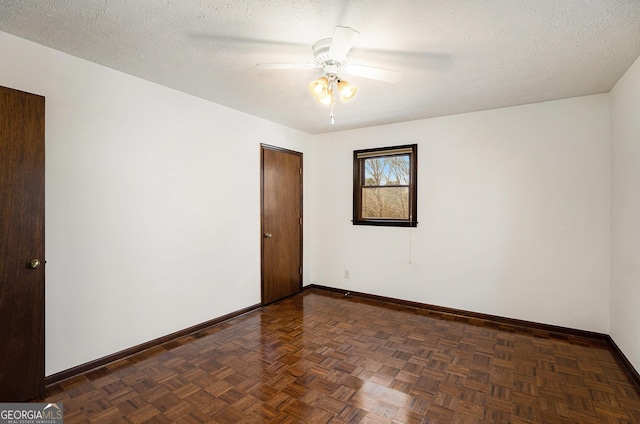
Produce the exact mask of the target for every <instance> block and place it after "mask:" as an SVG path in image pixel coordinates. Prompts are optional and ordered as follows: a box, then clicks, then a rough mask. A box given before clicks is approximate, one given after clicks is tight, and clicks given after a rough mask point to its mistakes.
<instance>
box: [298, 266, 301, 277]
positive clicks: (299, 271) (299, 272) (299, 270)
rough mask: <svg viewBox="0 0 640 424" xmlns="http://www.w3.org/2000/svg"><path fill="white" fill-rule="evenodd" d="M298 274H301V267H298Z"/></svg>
mask: <svg viewBox="0 0 640 424" xmlns="http://www.w3.org/2000/svg"><path fill="white" fill-rule="evenodd" d="M298 274H300V275H302V267H299V268H298Z"/></svg>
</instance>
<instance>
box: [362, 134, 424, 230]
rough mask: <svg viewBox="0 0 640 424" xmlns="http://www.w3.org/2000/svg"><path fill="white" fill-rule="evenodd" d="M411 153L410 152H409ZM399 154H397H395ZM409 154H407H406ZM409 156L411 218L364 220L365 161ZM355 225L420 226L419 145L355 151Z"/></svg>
mask: <svg viewBox="0 0 640 424" xmlns="http://www.w3.org/2000/svg"><path fill="white" fill-rule="evenodd" d="M407 151H409V152H407ZM394 152H397V153H394ZM405 152H407V153H405ZM399 154H409V179H410V181H409V185H408V188H409V218H408V219H397V218H364V217H362V188H363V187H364V186H365V185H364V181H365V177H364V175H365V167H364V161H365V160H366V159H370V158H373V157H383V156H394V155H399ZM351 222H352V223H353V225H374V226H384V227H417V226H418V145H417V144H406V145H402V146H391V147H377V148H374V149H362V150H354V151H353V220H352V221H351Z"/></svg>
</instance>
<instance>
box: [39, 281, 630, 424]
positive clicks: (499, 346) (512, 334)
mask: <svg viewBox="0 0 640 424" xmlns="http://www.w3.org/2000/svg"><path fill="white" fill-rule="evenodd" d="M465 321H467V322H465ZM468 321H469V320H464V319H457V318H454V317H450V316H449V317H447V316H446V315H444V316H443V315H441V314H438V313H435V312H429V311H425V310H421V309H414V308H410V307H404V306H399V305H391V304H386V303H382V302H376V301H372V300H366V299H359V298H344V297H343V296H342V295H338V294H334V293H330V292H326V291H321V290H315V289H314V290H308V291H306V292H305V293H304V294H301V295H296V296H294V297H291V298H288V299H285V300H283V301H281V302H278V303H276V304H272V305H269V306H267V307H264V308H261V309H258V310H254V311H252V312H250V313H247V314H245V315H242V316H240V317H236V318H234V319H232V320H229V321H226V322H224V323H221V324H218V325H215V326H212V327H210V328H208V329H206V330H203V331H200V332H197V333H195V334H192V335H190V336H185V337H182V338H180V339H177V340H174V341H171V342H168V343H165V344H163V345H161V346H159V347H156V348H153V349H150V350H147V351H145V352H143V353H141V354H138V355H135V356H132V357H128V358H125V359H123V360H120V361H117V362H115V363H112V364H110V365H108V366H106V367H104V368H100V369H97V370H95V371H92V372H89V373H86V374H84V375H81V376H78V377H75V378H72V379H69V380H66V381H63V382H60V383H58V384H55V385H52V386H50V387H48V388H47V395H46V398H44V399H41V400H39V401H40V402H62V403H63V404H64V411H65V417H64V421H65V423H66V424H73V423H111V422H114V423H115V422H122V423H205V422H211V423H234V424H235V423H309V424H312V423H514V424H517V423H586V424H589V423H640V395H639V393H638V391H637V389H636V386H634V385H633V384H632V383H631V382H630V380H629V379H628V377H627V375H626V374H625V372H624V371H623V369H622V367H621V366H620V365H619V364H618V363H617V362H616V360H615V357H614V356H613V355H612V353H611V352H610V351H609V350H608V348H607V346H606V345H605V344H604V343H603V342H597V341H589V340H585V339H580V338H571V337H559V336H554V335H551V334H545V333H543V332H531V331H527V330H526V329H525V330H518V329H514V328H509V327H506V326H497V325H494V324H491V323H486V322H483V321H481V320H474V321H473V322H468Z"/></svg>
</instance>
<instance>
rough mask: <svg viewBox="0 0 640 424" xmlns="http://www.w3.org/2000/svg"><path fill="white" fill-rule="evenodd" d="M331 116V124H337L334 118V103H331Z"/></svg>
mask: <svg viewBox="0 0 640 424" xmlns="http://www.w3.org/2000/svg"><path fill="white" fill-rule="evenodd" d="M329 117H330V118H331V125H333V124H335V121H334V120H333V105H331V113H330V114H329Z"/></svg>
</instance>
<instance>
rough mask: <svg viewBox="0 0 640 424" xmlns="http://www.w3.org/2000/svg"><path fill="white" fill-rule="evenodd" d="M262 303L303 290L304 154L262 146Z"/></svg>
mask: <svg viewBox="0 0 640 424" xmlns="http://www.w3.org/2000/svg"><path fill="white" fill-rule="evenodd" d="M261 151H262V155H261V156H262V163H261V168H262V174H261V175H262V178H261V179H262V181H261V182H262V195H261V197H262V225H261V230H262V236H261V237H262V303H263V304H265V305H266V304H268V303H272V302H275V301H276V300H280V299H282V298H285V297H287V296H290V295H292V294H295V293H299V292H300V291H301V290H302V153H298V152H293V151H291V150H285V149H279V148H276V147H272V146H267V145H262V146H261Z"/></svg>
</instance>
